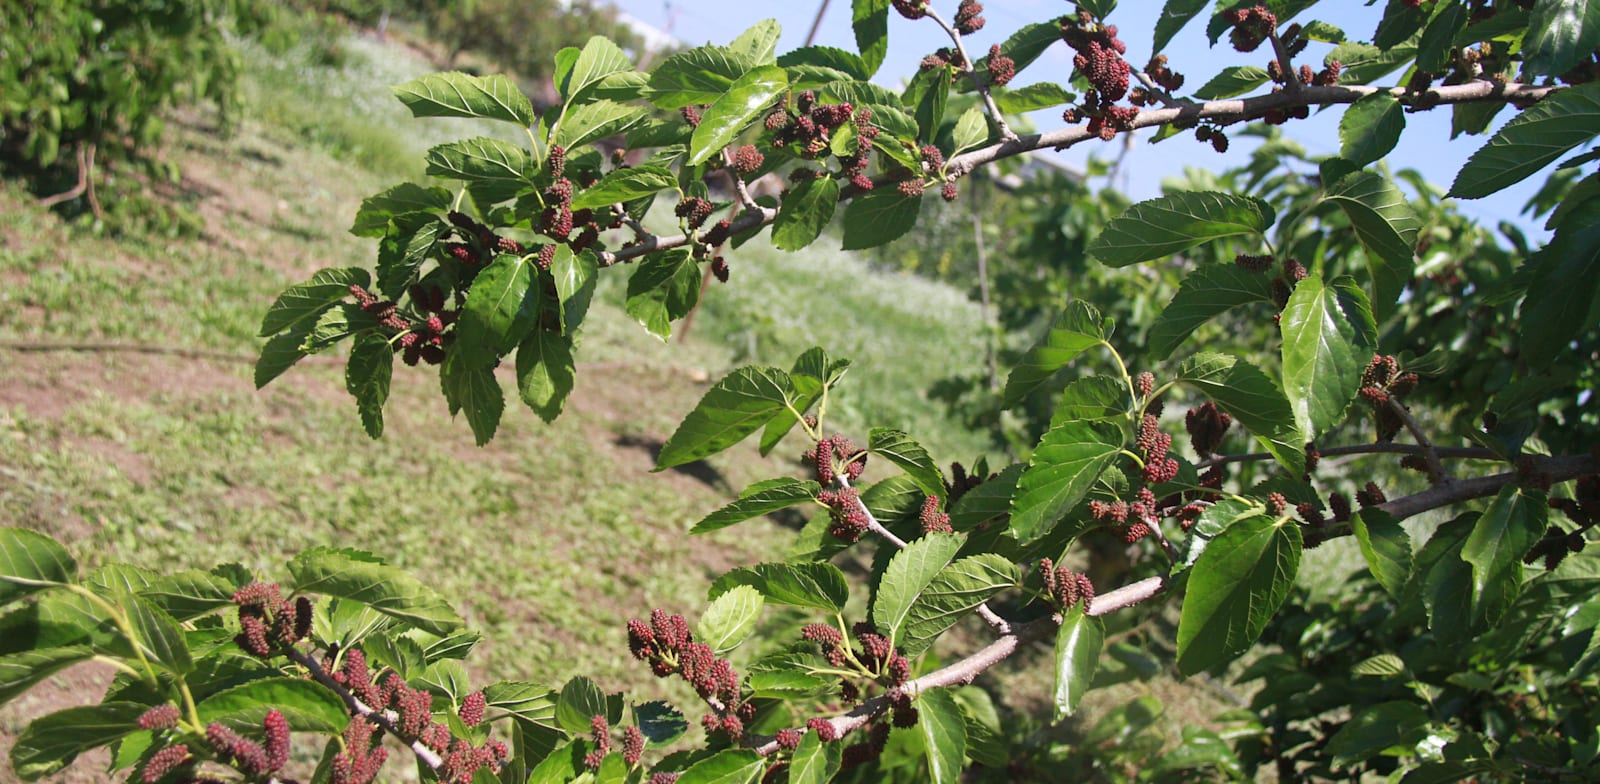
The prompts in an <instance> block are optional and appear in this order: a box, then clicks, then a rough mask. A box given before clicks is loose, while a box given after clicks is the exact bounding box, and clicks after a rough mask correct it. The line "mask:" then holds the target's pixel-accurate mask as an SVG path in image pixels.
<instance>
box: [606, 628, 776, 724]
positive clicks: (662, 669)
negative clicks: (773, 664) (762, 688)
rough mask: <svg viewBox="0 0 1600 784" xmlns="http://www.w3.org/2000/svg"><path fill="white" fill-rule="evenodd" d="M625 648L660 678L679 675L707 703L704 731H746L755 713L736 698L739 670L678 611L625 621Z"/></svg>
mask: <svg viewBox="0 0 1600 784" xmlns="http://www.w3.org/2000/svg"><path fill="white" fill-rule="evenodd" d="M628 650H629V651H630V652H631V653H632V654H633V657H634V658H635V659H638V660H640V661H645V662H649V663H650V671H651V672H652V673H655V675H656V677H658V678H665V677H668V676H671V675H673V674H677V675H680V676H682V677H683V679H684V680H685V681H688V683H689V685H690V686H693V687H694V690H695V692H696V693H697V694H699V695H700V697H701V698H702V699H704V700H705V701H706V702H707V703H709V704H711V706H712V707H713V708H714V709H715V710H714V712H712V713H708V714H706V716H705V718H704V719H703V720H702V722H701V723H702V725H703V726H704V727H705V729H706V732H708V733H713V732H721V733H723V734H725V735H726V736H727V737H728V739H729V740H733V741H737V740H738V739H740V738H741V737H743V736H744V726H745V724H746V723H747V722H749V721H751V720H752V719H753V718H755V710H756V706H755V703H753V702H743V703H741V702H740V701H739V674H738V673H737V672H735V671H734V669H733V665H732V664H731V663H730V662H729V661H728V660H727V659H722V658H718V657H717V655H716V652H715V651H713V650H712V649H711V646H709V645H706V644H705V643H699V642H695V641H694V635H693V634H691V633H690V632H689V622H688V621H686V620H684V618H683V616H682V615H678V614H677V613H668V612H667V611H665V610H661V609H656V610H652V611H651V613H650V622H649V623H645V622H644V621H641V620H639V619H637V618H635V619H631V620H629V621H628Z"/></svg>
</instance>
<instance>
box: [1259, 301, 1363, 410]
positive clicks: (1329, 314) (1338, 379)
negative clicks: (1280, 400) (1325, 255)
mask: <svg viewBox="0 0 1600 784" xmlns="http://www.w3.org/2000/svg"><path fill="white" fill-rule="evenodd" d="M1280 327H1281V329H1282V332H1283V346H1282V349H1283V389H1284V393H1285V394H1286V395H1287V396H1288V398H1289V407H1290V408H1291V409H1293V410H1294V418H1295V426H1296V427H1298V428H1299V429H1300V432H1301V434H1303V435H1305V436H1307V437H1308V438H1315V437H1317V436H1319V435H1321V434H1323V433H1325V432H1327V431H1328V430H1329V429H1330V428H1332V427H1333V426H1334V425H1337V424H1339V422H1340V421H1342V420H1343V419H1344V412H1345V409H1346V408H1347V407H1349V405H1350V401H1352V400H1355V397H1356V387H1358V386H1360V384H1361V374H1362V371H1363V370H1364V369H1365V366H1366V362H1365V358H1363V357H1362V356H1361V352H1360V351H1359V350H1358V349H1357V347H1356V343H1355V328H1354V327H1352V326H1351V324H1350V320H1349V319H1348V318H1347V317H1346V316H1345V314H1344V311H1343V310H1341V309H1340V307H1339V300H1338V297H1337V296H1336V295H1335V294H1334V291H1333V290H1332V289H1330V288H1328V287H1327V286H1326V285H1324V284H1323V282H1322V279H1321V278H1319V277H1317V276H1316V275H1312V276H1311V277H1308V278H1306V279H1305V280H1302V281H1300V282H1299V283H1297V284H1295V288H1294V293H1293V294H1291V295H1289V304H1288V305H1286V306H1285V307H1284V309H1283V319H1282V321H1281V322H1280Z"/></svg>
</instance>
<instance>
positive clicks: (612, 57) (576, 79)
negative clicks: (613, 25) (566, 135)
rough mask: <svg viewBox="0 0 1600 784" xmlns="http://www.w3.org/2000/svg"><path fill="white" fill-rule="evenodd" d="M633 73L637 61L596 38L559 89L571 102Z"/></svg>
mask: <svg viewBox="0 0 1600 784" xmlns="http://www.w3.org/2000/svg"><path fill="white" fill-rule="evenodd" d="M631 70H633V61H632V60H629V59H628V55H627V54H625V53H624V52H623V51H622V48H621V47H619V46H617V45H616V44H614V43H612V42H611V39H609V38H606V37H605V36H600V35H596V36H592V37H590V38H589V40H588V42H586V43H585V44H584V45H583V49H582V50H581V51H580V52H579V53H578V57H577V58H576V59H575V60H573V61H572V68H571V70H570V71H567V73H566V74H565V78H564V79H560V80H558V81H556V87H557V89H558V90H560V92H561V97H562V98H563V99H565V100H568V101H571V100H573V99H574V98H578V97H581V96H582V95H583V93H584V91H585V90H588V89H589V88H590V87H593V86H595V85H598V84H599V83H600V82H601V80H603V79H605V78H606V77H608V76H611V75H612V74H615V73H620V72H624V71H631ZM574 209H580V208H576V207H575V208H574Z"/></svg>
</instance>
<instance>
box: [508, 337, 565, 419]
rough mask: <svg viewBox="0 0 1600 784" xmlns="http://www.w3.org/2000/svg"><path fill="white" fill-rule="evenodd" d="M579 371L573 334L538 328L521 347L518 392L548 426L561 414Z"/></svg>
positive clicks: (518, 357)
mask: <svg viewBox="0 0 1600 784" xmlns="http://www.w3.org/2000/svg"><path fill="white" fill-rule="evenodd" d="M576 372H577V364H576V363H575V362H574V360H573V358H572V337H571V336H569V335H559V334H556V333H554V332H550V331H547V330H543V329H535V330H534V331H532V332H530V333H528V336H527V337H526V338H523V340H522V345H521V346H518V347H517V392H518V393H519V394H520V395H521V396H522V402H523V403H526V404H527V405H528V408H531V409H533V412H534V413H535V414H538V415H539V418H540V419H542V420H544V421H545V422H547V423H548V422H554V421H555V418H556V417H558V416H560V415H561V409H562V407H563V406H565V405H566V403H567V395H569V394H571V393H572V386H573V384H574V383H576V379H575V374H576Z"/></svg>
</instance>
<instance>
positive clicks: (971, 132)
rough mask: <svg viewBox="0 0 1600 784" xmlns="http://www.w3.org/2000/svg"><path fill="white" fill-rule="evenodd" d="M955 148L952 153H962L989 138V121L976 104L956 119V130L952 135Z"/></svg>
mask: <svg viewBox="0 0 1600 784" xmlns="http://www.w3.org/2000/svg"><path fill="white" fill-rule="evenodd" d="M950 139H951V142H952V143H954V144H955V149H954V150H952V151H951V155H960V154H961V153H964V152H966V151H967V150H970V149H972V148H974V147H977V146H979V145H981V144H983V143H984V142H986V141H988V140H989V121H988V120H987V119H986V118H985V117H984V114H983V110H982V109H980V108H978V107H976V106H974V107H972V108H970V109H967V110H966V111H965V112H962V113H961V116H960V117H959V118H957V119H956V127H955V130H954V131H952V132H951V135H950Z"/></svg>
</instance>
